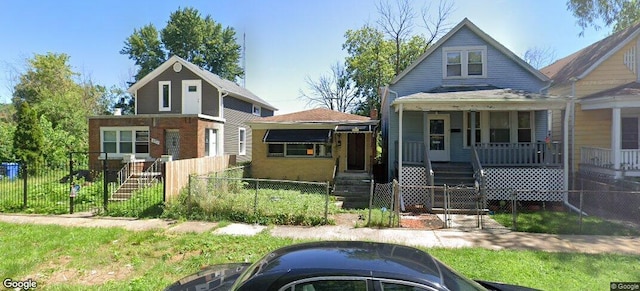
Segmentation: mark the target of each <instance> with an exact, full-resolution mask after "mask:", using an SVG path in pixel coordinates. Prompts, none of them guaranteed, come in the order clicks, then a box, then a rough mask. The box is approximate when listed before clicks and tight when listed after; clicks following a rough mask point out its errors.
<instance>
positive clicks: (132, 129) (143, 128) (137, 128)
mask: <svg viewBox="0 0 640 291" xmlns="http://www.w3.org/2000/svg"><path fill="white" fill-rule="evenodd" d="M105 131H115V132H116V141H115V142H116V152H115V153H108V156H109V157H110V158H111V157H114V158H122V157H124V155H132V154H133V155H135V156H136V157H143V158H146V157H149V156H150V154H151V130H150V129H149V127H148V126H102V127H100V141H99V143H100V151H101V152H104V151H105V150H104V132H105ZM121 131H130V132H132V135H131V142H132V148H131V151H132V153H120V132H121ZM136 131H146V132H148V134H149V140H148V141H147V143H148V147H149V152H148V153H136V136H135V132H136Z"/></svg>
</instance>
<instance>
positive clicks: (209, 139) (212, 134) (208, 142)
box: [204, 128, 218, 157]
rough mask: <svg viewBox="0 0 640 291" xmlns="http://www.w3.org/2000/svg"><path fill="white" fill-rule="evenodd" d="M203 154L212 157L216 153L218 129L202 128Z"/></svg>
mask: <svg viewBox="0 0 640 291" xmlns="http://www.w3.org/2000/svg"><path fill="white" fill-rule="evenodd" d="M204 155H205V156H207V157H213V156H217V155H218V130H217V129H213V128H207V129H205V130H204Z"/></svg>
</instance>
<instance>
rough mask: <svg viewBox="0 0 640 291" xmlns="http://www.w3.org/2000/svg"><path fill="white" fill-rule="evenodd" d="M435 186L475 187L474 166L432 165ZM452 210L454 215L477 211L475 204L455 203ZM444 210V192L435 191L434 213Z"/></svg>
mask: <svg viewBox="0 0 640 291" xmlns="http://www.w3.org/2000/svg"><path fill="white" fill-rule="evenodd" d="M431 166H432V168H433V172H434V174H435V176H434V185H435V186H444V185H447V186H449V187H456V186H458V187H474V186H475V178H474V177H473V166H472V165H471V164H470V163H432V164H431ZM453 204H454V205H452V208H453V209H450V210H451V211H452V213H460V214H463V213H467V212H468V211H469V209H475V207H476V205H475V202H471V201H470V202H468V203H463V202H455V203H453ZM442 209H444V191H443V190H441V189H436V190H435V191H434V205H433V212H435V213H438V212H441V211H442Z"/></svg>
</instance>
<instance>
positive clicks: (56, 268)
mask: <svg viewBox="0 0 640 291" xmlns="http://www.w3.org/2000/svg"><path fill="white" fill-rule="evenodd" d="M70 262H71V257H69V256H61V257H59V258H57V259H54V260H51V261H49V262H47V263H46V264H44V265H43V267H41V268H40V270H39V271H38V272H36V273H35V274H31V275H29V276H27V277H26V278H24V279H23V280H27V279H33V280H34V281H36V282H38V283H39V284H40V282H42V283H41V284H42V285H43V286H46V285H56V284H79V285H86V286H93V285H102V284H104V283H105V282H107V281H110V280H115V281H122V280H126V279H128V278H129V277H130V276H131V275H132V274H133V272H134V270H133V266H132V265H130V264H123V265H120V264H110V265H109V266H100V267H98V268H91V269H88V270H84V269H83V270H79V269H75V268H68V264H69V263H70Z"/></svg>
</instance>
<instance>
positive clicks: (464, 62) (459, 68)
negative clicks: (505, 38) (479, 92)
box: [443, 46, 487, 78]
mask: <svg viewBox="0 0 640 291" xmlns="http://www.w3.org/2000/svg"><path fill="white" fill-rule="evenodd" d="M486 58H487V47H486V46H474V47H448V48H444V49H443V78H472V77H486V75H487V68H486Z"/></svg>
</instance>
